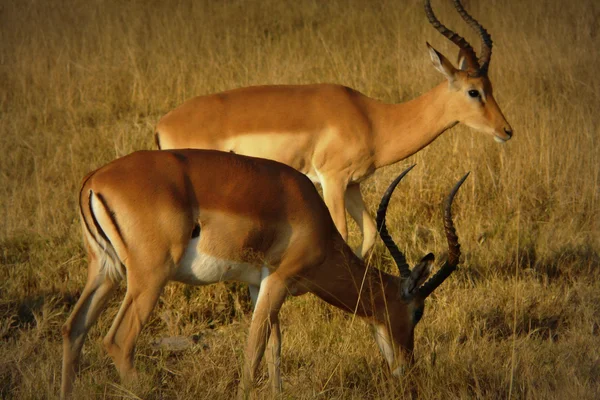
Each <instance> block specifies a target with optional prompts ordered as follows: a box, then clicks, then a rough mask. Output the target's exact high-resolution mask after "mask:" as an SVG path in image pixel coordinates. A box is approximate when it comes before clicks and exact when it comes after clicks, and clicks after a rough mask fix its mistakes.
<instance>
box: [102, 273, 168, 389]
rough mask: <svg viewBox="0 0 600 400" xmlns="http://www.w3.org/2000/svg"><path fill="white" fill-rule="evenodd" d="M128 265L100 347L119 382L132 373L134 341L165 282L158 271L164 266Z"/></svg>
mask: <svg viewBox="0 0 600 400" xmlns="http://www.w3.org/2000/svg"><path fill="white" fill-rule="evenodd" d="M132 264H134V263H130V264H129V265H128V272H127V293H126V294H125V298H124V299H123V302H122V303H121V308H120V309H119V312H118V314H117V316H116V317H115V320H114V322H113V324H112V326H111V328H110V330H109V332H108V334H107V335H106V337H105V338H104V347H105V348H106V351H107V352H108V354H109V355H110V356H111V358H112V359H113V362H114V364H115V367H116V368H117V371H118V372H119V376H120V377H121V380H123V381H128V380H131V379H132V378H135V376H136V372H135V368H134V363H133V356H134V352H135V342H136V340H137V338H138V335H139V334H140V332H141V330H142V327H143V326H144V324H145V323H146V322H147V321H148V318H149V317H150V313H151V312H152V310H153V309H154V307H155V305H156V303H157V301H158V298H159V297H160V294H161V292H162V289H163V288H164V286H165V284H166V283H167V281H168V279H167V277H166V276H165V274H162V273H160V271H165V270H166V268H164V265H153V267H154V268H150V269H147V268H144V269H141V268H135V267H133V265H132Z"/></svg>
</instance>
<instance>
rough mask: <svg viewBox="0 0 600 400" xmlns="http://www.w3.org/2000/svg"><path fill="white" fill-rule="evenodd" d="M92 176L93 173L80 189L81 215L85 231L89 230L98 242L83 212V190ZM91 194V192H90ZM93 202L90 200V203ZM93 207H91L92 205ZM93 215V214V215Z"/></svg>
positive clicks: (87, 177) (86, 178)
mask: <svg viewBox="0 0 600 400" xmlns="http://www.w3.org/2000/svg"><path fill="white" fill-rule="evenodd" d="M92 175H94V174H93V173H90V174H88V176H86V177H85V179H84V181H83V182H82V183H81V189H79V212H80V213H81V218H82V219H83V223H84V224H85V229H87V231H88V233H89V234H90V235H91V236H92V237H93V238H94V240H96V242H97V241H98V240H97V239H96V237H95V236H94V234H93V232H92V230H91V229H90V225H89V224H88V220H87V218H86V217H85V213H84V212H83V189H84V188H85V184H86V183H87V181H88V180H89V179H90V178H91V177H92ZM90 193H91V191H90ZM90 201H91V200H88V203H89V202H90ZM90 206H91V205H90ZM90 212H91V207H90ZM92 215H93V214H92Z"/></svg>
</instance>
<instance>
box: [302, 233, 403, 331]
mask: <svg viewBox="0 0 600 400" xmlns="http://www.w3.org/2000/svg"><path fill="white" fill-rule="evenodd" d="M340 240H341V238H340ZM337 247H338V249H336V250H335V251H334V252H333V254H330V256H329V257H328V259H327V262H326V264H324V265H323V266H322V267H321V268H319V271H317V272H316V274H317V276H314V277H313V279H314V282H318V285H315V284H313V285H311V286H312V288H311V292H312V293H314V294H315V295H317V296H318V297H320V298H321V299H322V300H324V301H326V302H327V303H329V304H331V305H333V306H335V307H338V308H340V309H342V310H344V311H347V312H350V313H356V315H358V316H360V317H365V318H367V319H370V320H372V321H373V322H386V321H387V320H388V318H389V312H390V311H392V310H397V309H398V308H399V307H398V306H397V303H398V301H400V300H399V296H398V293H399V278H398V277H396V276H393V275H390V274H387V273H385V272H383V271H381V270H379V269H377V268H374V267H365V265H364V263H363V261H362V260H360V259H359V258H358V257H357V256H356V255H355V254H354V252H352V250H351V249H350V248H349V247H348V246H346V245H344V244H343V243H342V245H340V246H337Z"/></svg>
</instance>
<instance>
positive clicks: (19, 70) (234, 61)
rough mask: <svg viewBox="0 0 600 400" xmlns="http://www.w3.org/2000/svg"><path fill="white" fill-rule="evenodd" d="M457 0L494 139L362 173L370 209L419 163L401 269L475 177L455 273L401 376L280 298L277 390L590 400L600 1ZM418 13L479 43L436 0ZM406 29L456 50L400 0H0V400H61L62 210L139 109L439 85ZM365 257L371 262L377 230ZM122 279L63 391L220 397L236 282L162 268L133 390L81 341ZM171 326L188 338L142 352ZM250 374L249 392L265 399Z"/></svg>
mask: <svg viewBox="0 0 600 400" xmlns="http://www.w3.org/2000/svg"><path fill="white" fill-rule="evenodd" d="M465 3H466V4H465V6H466V7H467V9H468V10H470V11H471V12H472V13H473V15H474V16H476V17H477V18H479V20H480V21H481V22H482V23H483V24H484V25H485V26H486V27H487V28H488V30H489V31H490V32H491V34H492V37H493V39H494V45H495V47H494V54H493V57H492V63H491V67H490V76H491V79H492V82H493V83H494V88H495V96H496V99H497V100H498V102H499V103H500V106H501V107H502V108H503V111H504V113H505V115H506V117H507V119H508V120H509V122H510V123H511V125H512V126H513V128H514V130H515V136H514V138H513V139H512V140H511V141H509V142H508V143H506V144H504V145H499V144H497V143H495V142H494V141H493V140H492V138H491V137H490V136H487V135H484V134H481V133H477V132H474V131H472V130H469V129H467V128H464V127H461V126H457V127H455V128H453V129H452V130H450V131H449V132H447V133H445V134H444V135H442V136H441V137H440V138H439V139H438V140H436V141H435V142H434V143H433V144H432V145H430V146H429V147H427V148H426V149H424V150H423V151H421V152H420V153H418V154H416V155H415V156H413V157H411V158H410V159H408V160H405V161H403V162H401V163H399V164H398V165H395V166H393V167H389V168H386V169H385V170H383V171H379V172H378V173H377V174H376V175H375V176H374V177H372V178H370V179H369V180H368V181H367V182H366V184H365V185H364V189H363V190H364V193H365V195H366V198H367V200H368V203H369V206H370V208H371V209H372V210H373V209H374V208H375V207H376V203H377V201H378V198H379V197H380V196H381V194H382V193H383V191H384V188H385V187H386V185H387V184H388V183H389V182H390V180H391V179H392V177H393V176H394V175H395V174H396V173H397V172H398V171H399V170H400V169H403V167H405V166H406V165H408V164H409V163H413V162H416V163H417V164H418V165H417V168H415V170H414V171H413V172H412V173H411V174H409V176H408V177H407V178H406V179H405V181H404V182H403V183H402V184H401V186H400V188H401V190H400V193H399V194H397V195H396V198H395V200H394V201H393V202H392V204H391V206H390V216H389V217H388V224H389V226H390V231H391V232H392V233H393V235H394V237H395V238H396V239H397V240H398V241H399V243H400V244H401V245H402V247H403V248H404V249H405V250H406V252H407V255H408V257H409V260H412V261H414V260H416V259H417V258H418V257H420V256H422V255H423V254H425V252H428V251H433V252H435V253H438V254H440V253H443V251H444V249H445V242H444V239H443V233H442V229H441V218H440V212H439V211H440V207H439V204H440V202H441V199H442V197H443V196H444V194H445V193H446V191H447V190H448V189H449V187H450V186H451V185H452V184H453V182H454V181H455V180H456V179H458V177H460V176H461V175H462V174H463V173H464V172H465V171H467V170H469V171H472V174H471V177H470V179H469V180H468V181H467V183H466V185H465V187H464V188H463V191H462V192H461V193H460V194H459V196H458V197H457V200H456V204H455V215H456V224H457V228H458V232H459V236H460V239H461V243H462V248H463V263H462V267H461V268H460V270H459V271H458V272H457V273H455V274H454V275H453V276H452V277H451V278H450V279H449V280H448V281H447V282H446V283H445V284H444V285H443V286H442V287H441V288H440V289H439V290H438V291H437V292H436V293H437V295H435V296H434V297H433V298H431V299H429V300H428V307H427V310H426V312H425V316H424V318H423V321H422V322H421V323H420V324H419V326H418V327H417V329H416V336H417V339H416V345H415V346H416V358H417V363H416V365H415V367H414V370H413V371H412V373H411V375H410V376H408V377H407V378H406V379H404V380H401V381H397V380H394V379H390V378H389V377H388V375H387V373H386V369H385V366H384V362H383V358H382V357H381V355H380V354H379V351H378V350H377V349H376V346H375V343H374V341H373V340H372V337H371V335H370V333H369V330H368V328H367V326H366V324H365V323H363V322H362V321H360V320H358V319H356V320H355V319H354V318H352V316H349V315H346V314H343V313H342V312H339V311H338V310H336V309H333V308H331V307H329V306H328V305H326V304H324V303H323V302H321V301H320V300H318V299H316V298H315V297H312V296H311V295H307V296H304V297H300V298H294V299H290V300H289V301H288V302H287V303H286V305H284V308H283V310H282V324H283V351H282V357H283V365H282V368H283V371H282V372H283V380H284V394H283V396H282V397H283V398H294V399H295V398H323V399H325V398H327V399H329V398H335V399H365V398H371V399H376V398H377V399H378V398H385V399H387V398H397V397H402V396H404V397H418V398H422V399H453V398H514V399H518V398H528V399H546V398H557V399H568V398H578V399H580V398H583V399H586V398H587V399H594V398H600V280H599V278H600V273H599V268H600V195H599V192H600V189H599V188H600V69H599V67H598V66H599V65H600V52H599V51H598V47H597V45H598V43H599V41H600V25H599V24H600V3H598V2H597V1H595V0H579V1H572V2H568V1H558V0H545V1H534V0H523V1H511V0H494V1H484V0H470V1H468V2H467V1H465ZM433 6H434V9H435V10H436V11H437V15H438V17H440V19H441V20H442V21H443V22H445V23H446V24H447V25H448V26H450V27H452V28H456V29H458V30H459V31H460V33H461V34H463V35H465V36H466V37H467V38H468V39H469V40H470V41H471V42H472V43H473V45H474V47H475V48H476V49H478V48H479V42H478V41H477V38H476V37H475V36H474V35H473V34H472V33H471V32H470V31H468V30H467V27H466V25H465V24H464V23H463V22H462V21H461V20H460V17H459V16H458V15H457V14H456V13H455V12H453V8H452V5H451V2H450V1H447V0H444V1H442V0H436V1H434V2H433ZM426 40H427V41H429V42H430V43H432V44H433V45H434V46H435V47H436V48H437V49H438V50H440V51H441V52H442V53H444V54H445V55H447V56H448V57H449V58H450V59H452V60H454V59H455V57H456V53H457V49H456V47H455V46H454V45H452V44H451V43H449V42H448V41H447V40H445V39H444V38H442V37H441V36H440V35H439V34H438V33H437V32H436V31H435V30H434V29H433V28H432V27H431V26H430V25H429V24H428V23H427V20H426V18H425V15H424V12H423V10H422V4H421V1H404V2H401V1H359V0H348V1H339V0H335V1H334V0H329V1H317V0H299V1H276V0H247V1H242V0H227V1H208V0H202V1H193V0H180V1H164V0H163V1H156V0H148V1H129V2H121V1H115V0H104V1H103V0H94V1H89V0H71V1H61V0H55V1H40V0H5V1H3V2H2V3H1V4H0V264H1V269H0V340H1V341H0V398H3V399H41V398H57V397H58V390H59V386H60V363H61V351H62V347H61V342H62V338H61V334H60V327H61V325H62V324H63V323H64V321H65V319H66V317H67V315H68V313H69V312H70V310H71V308H72V306H73V304H74V302H75V300H76V299H77V297H78V296H79V293H80V291H81V289H82V287H83V284H84V281H85V277H86V259H85V253H84V251H83V248H82V245H81V235H80V228H79V223H78V218H77V213H76V198H77V191H78V186H79V183H80V180H81V178H82V177H83V176H84V174H85V173H87V172H88V171H90V170H91V169H95V168H97V167H98V166H100V165H102V164H104V163H106V162H108V161H109V160H112V159H114V158H115V157H118V156H122V155H125V154H127V153H129V152H131V151H133V150H136V149H143V148H150V147H151V143H152V133H153V127H154V125H155V124H156V122H157V121H158V118H160V116H162V115H163V114H165V113H166V112H167V111H169V110H170V109H172V108H173V107H175V106H176V105H178V104H180V103H181V102H182V101H183V100H185V99H187V98H189V97H191V96H194V95H198V94H207V93H211V92H216V91H221V90H225V89H228V88H234V87H239V86H247V85H253V84H272V83H311V82H337V83H342V84H345V85H348V86H351V87H354V88H356V89H358V90H360V91H362V92H363V93H365V94H367V95H369V96H371V97H375V98H378V99H381V100H384V101H388V102H400V101H404V100H407V99H410V98H412V97H415V96H416V95H418V94H420V93H422V92H424V91H426V90H428V89H430V88H431V87H433V86H434V85H436V84H437V83H439V82H441V80H442V79H443V77H442V76H441V75H440V74H439V73H438V72H437V71H435V69H434V68H433V67H432V66H431V63H430V60H429V56H428V53H427V49H426V47H425V41H426ZM358 238H359V237H358V233H357V230H356V229H354V230H353V236H352V241H353V243H354V244H356V243H357V242H358ZM371 263H372V265H374V266H376V267H380V268H383V269H386V270H390V269H391V268H392V265H391V264H392V263H391V260H390V259H389V257H388V255H387V253H386V252H385V251H384V248H383V246H382V245H381V244H380V243H378V245H377V248H376V251H375V253H374V255H373V257H372V259H371ZM123 292H124V291H123V290H121V291H120V292H119V296H116V297H115V298H114V299H113V301H112V303H111V305H110V307H109V309H108V310H107V311H106V312H105V313H104V315H103V316H102V317H101V318H100V321H99V323H98V324H97V325H96V327H94V328H93V329H92V331H91V332H90V335H89V338H88V341H87V342H86V345H85V347H84V353H83V360H82V369H81V373H80V376H79V378H78V380H77V382H76V387H75V398H90V399H96V398H97V399H100V398H129V399H138V398H142V399H175V398H177V399H192V398H206V399H217V398H220V399H228V398H231V397H232V396H233V395H234V394H235V389H236V384H237V379H238V376H239V373H240V366H241V362H242V349H243V344H244V341H245V338H246V334H247V329H248V326H249V316H250V315H249V313H248V312H247V310H248V304H247V300H246V298H245V297H244V295H243V293H244V291H243V290H240V289H238V290H235V288H234V289H233V290H232V289H231V287H226V286H225V285H215V286H212V287H208V288H191V287H184V286H182V285H179V284H170V285H169V286H168V287H167V289H166V291H165V293H164V296H163V297H162V300H161V302H160V303H159V306H158V307H157V309H156V310H155V312H154V314H153V317H152V319H151V321H150V323H149V324H148V325H147V326H146V328H145V329H144V331H143V333H142V336H141V338H140V341H139V346H138V352H137V359H136V360H137V361H136V362H137V366H138V368H139V370H140V372H141V374H140V376H141V379H140V381H139V382H138V384H136V386H135V387H125V386H123V385H121V384H120V383H119V380H118V377H117V373H116V371H115V369H114V368H113V366H112V364H111V362H110V359H109V358H108V356H107V355H106V353H105V352H104V350H103V348H102V345H101V338H102V336H103V334H105V333H106V332H107V330H108V327H109V325H110V323H111V321H112V318H113V317H114V315H115V313H116V309H117V307H118V304H119V302H120V300H121V297H122V295H123ZM179 335H182V336H192V335H195V337H196V338H197V344H196V345H195V346H193V347H191V348H188V349H186V350H183V351H170V350H165V349H161V348H157V347H156V346H153V341H154V340H156V338H164V337H170V336H179ZM265 378H266V372H265ZM265 380H266V379H262V380H261V382H260V383H259V388H258V390H257V396H258V397H259V398H263V397H266V398H269V397H270V393H269V387H268V385H266V384H265Z"/></svg>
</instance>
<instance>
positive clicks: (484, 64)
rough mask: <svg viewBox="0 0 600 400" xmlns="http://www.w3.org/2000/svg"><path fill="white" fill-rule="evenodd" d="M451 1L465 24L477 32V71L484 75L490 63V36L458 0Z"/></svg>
mask: <svg viewBox="0 0 600 400" xmlns="http://www.w3.org/2000/svg"><path fill="white" fill-rule="evenodd" d="M453 1H454V8H456V11H458V13H459V14H460V16H461V17H462V19H464V20H465V22H466V23H467V24H469V26H470V27H471V28H473V30H474V31H475V32H477V33H478V34H479V37H480V38H481V55H480V57H479V65H480V67H479V72H480V73H481V74H482V75H486V74H487V70H488V67H489V65H490V59H491V58H492V37H491V36H490V34H489V33H488V32H487V31H486V30H485V28H484V27H483V26H481V24H480V23H479V22H478V21H477V20H476V19H475V18H473V17H471V15H470V14H469V13H468V12H467V11H466V10H465V9H464V7H463V5H462V3H461V2H460V0H453Z"/></svg>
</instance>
